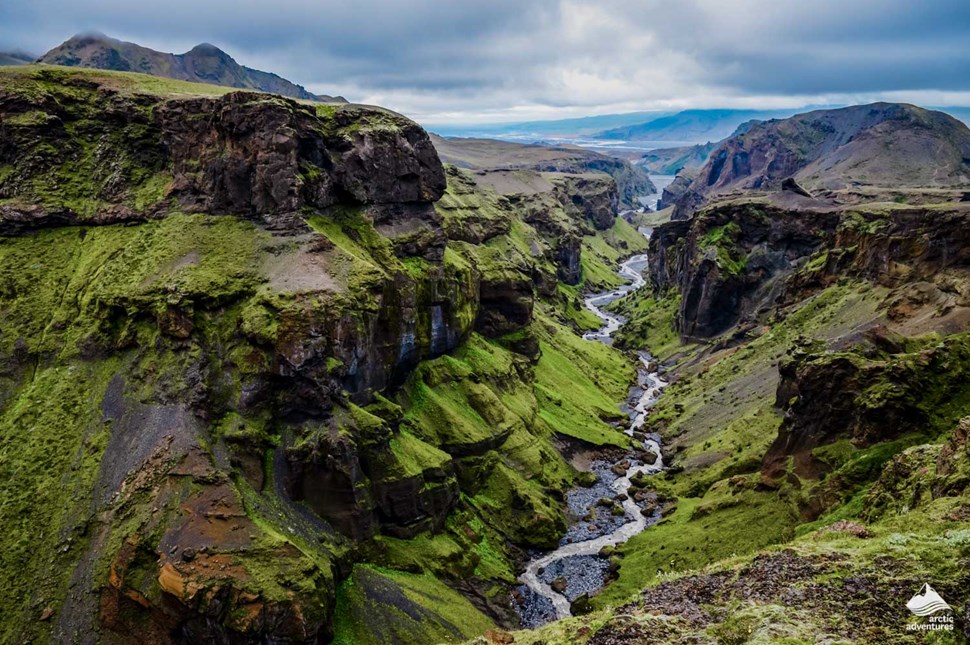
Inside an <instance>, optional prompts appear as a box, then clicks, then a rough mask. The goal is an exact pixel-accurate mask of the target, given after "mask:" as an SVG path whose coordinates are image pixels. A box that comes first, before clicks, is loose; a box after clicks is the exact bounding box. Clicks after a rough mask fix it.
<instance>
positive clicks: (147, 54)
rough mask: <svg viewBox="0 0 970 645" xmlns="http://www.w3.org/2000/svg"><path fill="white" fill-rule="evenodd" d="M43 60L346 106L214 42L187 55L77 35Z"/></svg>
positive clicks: (94, 35) (94, 34) (100, 36)
mask: <svg viewBox="0 0 970 645" xmlns="http://www.w3.org/2000/svg"><path fill="white" fill-rule="evenodd" d="M39 62H41V63H47V64H49V65H64V66H67V67H91V68H95V69H110V70H115V71H120V72H140V73H142V74H151V75H154V76H163V77H167V78H174V79H177V80H180V81H191V82H197V83H209V84H212V85H224V86H227V87H236V88H239V89H245V90H257V91H260V92H270V93H272V94H280V95H282V96H288V97H290V98H295V99H303V100H308V101H339V102H344V99H342V98H340V97H337V98H333V97H330V96H318V95H316V94H311V93H310V92H308V91H307V90H306V89H305V88H304V87H302V86H300V85H297V84H295V83H292V82H290V81H288V80H286V79H285V78H282V77H280V76H277V75H276V74H271V73H269V72H262V71H259V70H256V69H251V68H249V67H244V66H243V65H240V64H239V63H237V62H236V61H235V59H233V57H232V56H230V55H229V54H228V53H226V52H225V51H223V50H222V49H220V48H219V47H216V46H215V45H213V44H211V43H200V44H198V45H196V46H195V47H193V48H192V49H191V50H189V51H188V52H186V53H184V54H170V53H165V52H160V51H155V50H154V49H149V48H148V47H142V46H141V45H138V44H136V43H130V42H124V41H121V40H117V39H115V38H111V37H110V36H106V35H105V34H102V33H100V32H96V31H89V32H83V33H79V34H76V35H75V36H72V37H71V38H69V39H68V40H67V41H65V42H64V43H62V44H60V45H58V46H57V47H55V48H54V49H52V50H50V51H49V52H47V53H46V54H44V55H43V56H42V57H41V58H40V59H39Z"/></svg>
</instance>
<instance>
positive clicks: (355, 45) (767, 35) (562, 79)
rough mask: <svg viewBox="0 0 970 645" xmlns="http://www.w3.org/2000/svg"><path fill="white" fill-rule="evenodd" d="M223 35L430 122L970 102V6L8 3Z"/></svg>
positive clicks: (5, 39) (48, 13)
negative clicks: (682, 110)
mask: <svg viewBox="0 0 970 645" xmlns="http://www.w3.org/2000/svg"><path fill="white" fill-rule="evenodd" d="M85 31H100V32H103V33H106V34H108V35H110V36H114V37H117V38H121V39H123V40H131V41H134V42H138V43H140V44H143V45H146V46H149V47H152V48H155V49H160V50H163V51H172V52H177V53H180V52H184V51H186V50H188V49H190V48H191V47H192V46H193V45H195V44H197V43H199V42H211V43H213V44H215V45H218V46H219V47H222V48H223V49H225V50H226V51H228V52H229V53H230V54H232V55H233V56H234V57H235V58H236V59H237V60H238V61H239V62H241V63H242V64H244V65H248V66H250V67H256V68H259V69H265V70H269V71H274V72H277V73H279V74H281V75H282V76H284V77H286V78H288V79H290V80H293V81H295V82H297V83H300V84H302V85H305V86H306V87H307V88H309V89H310V90H311V91H316V92H319V93H325V94H342V95H344V96H346V97H347V98H349V99H351V100H354V101H360V102H367V103H374V104H380V105H385V106H388V107H391V108H393V109H396V110H398V111H401V112H403V113H405V114H408V115H410V116H412V117H415V118H417V119H419V120H421V121H422V122H425V123H433V124H437V123H441V124H445V123H483V122H498V121H517V120H526V119H537V118H559V117H571V116H579V115H585V114H606V113H616V112H630V111H641V110H653V109H662V110H668V109H674V108H687V107H759V108H762V107H763V108H774V107H777V108H787V107H797V106H801V105H807V104H833V103H850V102H860V101H867V100H873V99H890V100H906V101H911V102H915V103H921V104H924V105H970V1H968V0H922V1H917V0H811V1H806V0H731V1H730V2H728V1H726V0H677V1H676V2H674V1H672V0H671V1H667V0H639V1H638V0H487V1H480V0H450V1H446V0H397V1H395V0H351V1H347V0H343V1H336V0H271V1H257V0H165V1H164V2H160V1H157V0H142V1H141V2H124V3H122V2H118V1H116V0H0V50H4V49H21V50H25V51H28V52H30V53H36V54H40V53H43V52H44V51H46V50H48V49H50V48H51V47H53V46H54V45H56V44H58V43H60V42H61V41H63V40H65V39H66V38H67V37H69V36H70V35H72V34H74V33H77V32H85Z"/></svg>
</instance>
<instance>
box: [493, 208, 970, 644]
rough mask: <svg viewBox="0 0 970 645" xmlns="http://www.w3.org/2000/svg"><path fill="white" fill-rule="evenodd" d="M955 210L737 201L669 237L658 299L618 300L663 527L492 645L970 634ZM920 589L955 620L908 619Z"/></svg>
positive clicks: (656, 285) (965, 391)
mask: <svg viewBox="0 0 970 645" xmlns="http://www.w3.org/2000/svg"><path fill="white" fill-rule="evenodd" d="M948 197H949V200H948V201H946V200H943V198H942V196H941V197H940V199H941V201H939V202H938V203H933V204H927V205H913V204H906V203H880V204H852V205H847V206H831V205H830V206H828V207H825V208H822V207H820V206H819V205H818V204H815V203H813V202H811V200H809V201H807V202H805V203H803V204H801V205H797V204H793V203H791V202H786V201H785V200H783V199H780V200H778V201H773V200H771V199H766V198H764V197H760V196H759V197H748V198H744V197H735V198H732V199H731V200H724V201H717V202H714V203H710V204H708V205H706V206H704V207H703V208H701V209H700V210H698V211H697V212H695V213H694V215H693V217H692V218H690V219H688V220H683V221H673V222H670V223H666V224H663V225H660V226H659V227H658V228H657V229H655V231H654V235H653V237H652V238H651V242H650V251H649V255H650V278H651V280H650V283H651V287H650V288H645V289H641V290H639V291H636V292H634V293H633V295H631V296H629V297H627V298H625V299H621V300H618V301H616V302H615V303H613V304H612V305H610V308H611V309H612V310H613V311H614V312H615V313H617V314H619V315H622V316H624V318H625V319H626V321H627V322H626V324H625V325H624V326H623V327H621V328H620V330H619V331H618V332H617V335H616V339H615V342H616V344H617V345H618V346H619V347H621V348H626V349H630V350H641V349H642V348H644V347H646V348H647V349H648V350H649V351H650V352H651V354H652V355H653V356H654V357H656V358H657V360H658V361H659V362H660V364H661V365H662V372H663V373H664V374H665V376H666V378H668V379H669V381H670V385H669V387H667V388H666V389H665V390H664V391H663V393H662V395H661V396H660V397H659V399H658V400H657V402H656V404H655V405H654V406H653V407H652V408H651V410H650V413H649V415H648V417H647V425H646V427H645V431H647V432H655V433H657V434H658V435H659V437H660V438H661V439H662V444H663V446H664V454H663V458H664V464H665V465H666V466H667V469H666V471H665V472H664V473H662V474H660V475H655V476H653V477H650V478H645V479H644V480H641V481H640V482H639V484H640V485H641V486H643V487H645V488H647V489H649V490H651V491H653V492H654V493H655V494H657V495H658V498H659V499H660V504H661V506H662V518H661V519H660V520H659V521H658V522H656V523H655V524H653V525H651V526H649V527H648V528H647V529H646V530H644V531H643V532H642V533H639V534H638V535H635V536H634V537H632V538H630V539H629V540H627V541H625V542H623V543H621V544H619V545H617V546H616V548H615V549H611V550H607V551H605V552H604V553H602V554H600V556H599V557H600V558H602V559H603V560H604V566H606V564H605V563H606V562H608V567H609V573H608V574H607V577H606V580H607V583H606V585H605V586H604V587H603V588H602V590H601V591H599V592H597V593H595V594H592V595H591V596H590V597H589V598H588V600H587V602H586V603H585V604H583V605H574V607H575V611H573V612H572V613H573V614H574V615H573V617H571V618H567V619H564V620H560V621H556V622H551V623H549V624H546V625H544V626H542V627H540V628H538V629H534V630H522V631H514V632H512V633H511V634H509V638H511V639H514V641H513V640H505V641H499V642H514V643H517V644H519V645H538V644H540V643H542V644H545V645H574V644H580V645H621V644H622V645H626V644H630V645H633V644H637V645H639V644H642V643H656V644H658V645H659V644H663V643H685V644H686V643H697V642H702V643H812V642H819V641H820V640H823V641H826V642H828V641H831V642H847V643H864V644H872V645H878V644H882V643H890V642H891V643H913V644H917V643H928V642H941V643H962V642H966V640H965V639H966V638H967V637H970V627H968V623H967V622H966V616H967V611H968V607H970V599H968V597H967V589H968V588H970V587H968V585H970V576H968V574H967V569H966V566H965V565H966V563H967V562H968V559H970V532H968V531H967V526H968V520H970V476H968V474H970V441H968V436H970V380H968V375H970V233H968V232H970V204H967V203H965V202H960V201H959V198H960V195H959V193H957V194H955V195H954V194H950V195H949V196H948ZM574 581H575V579H574V578H570V579H568V580H566V583H565V584H564V585H562V586H563V587H564V588H565V589H566V590H567V591H568V590H569V589H570V587H571V586H572V585H573V584H574V583H575V582H574ZM928 581H929V582H930V583H931V584H932V585H933V587H934V588H935V589H936V590H937V591H938V592H939V594H941V596H942V597H944V598H946V599H947V602H949V603H950V604H951V605H952V608H953V611H952V616H954V619H955V620H954V622H953V623H949V624H951V625H953V627H952V631H949V632H945V633H942V634H936V635H931V636H930V637H927V636H926V634H925V632H922V631H920V630H922V629H925V628H924V627H922V626H923V625H925V624H928V621H927V620H926V619H924V618H921V617H919V616H914V615H913V614H912V613H911V612H910V611H908V610H907V607H906V601H907V599H909V598H910V597H912V596H913V595H914V594H917V593H919V592H920V589H921V588H922V587H923V585H924V584H926V583H927V582H928ZM949 615H951V614H944V615H943V616H944V620H947V619H948V616H949ZM935 637H939V638H935ZM474 642H476V643H484V642H486V641H485V640H484V639H479V640H477V641H474Z"/></svg>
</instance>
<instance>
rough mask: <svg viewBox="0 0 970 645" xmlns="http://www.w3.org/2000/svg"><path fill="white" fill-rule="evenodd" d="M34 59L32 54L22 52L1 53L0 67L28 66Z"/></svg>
mask: <svg viewBox="0 0 970 645" xmlns="http://www.w3.org/2000/svg"><path fill="white" fill-rule="evenodd" d="M33 60H34V58H33V57H32V56H31V55H30V54H24V53H21V52H0V66H4V65H27V64H29V63H31V62H32V61H33Z"/></svg>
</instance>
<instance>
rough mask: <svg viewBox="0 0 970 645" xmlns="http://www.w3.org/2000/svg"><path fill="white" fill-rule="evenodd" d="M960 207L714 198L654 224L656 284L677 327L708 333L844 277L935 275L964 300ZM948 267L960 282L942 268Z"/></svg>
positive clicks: (882, 279)
mask: <svg viewBox="0 0 970 645" xmlns="http://www.w3.org/2000/svg"><path fill="white" fill-rule="evenodd" d="M968 216H970V214H968V212H967V210H966V209H965V208H963V207H962V206H961V205H958V204H952V205H948V206H943V205H940V206H939V207H934V208H920V207H906V206H898V207H894V208H889V209H884V208H883V209H866V208H863V207H853V208H852V209H837V208H827V209H814V210H797V209H791V208H780V207H777V206H773V205H771V204H765V203H759V202H748V203H743V202H742V203H730V204H721V205H715V206H712V207H709V208H706V209H703V210H702V211H700V212H699V213H697V214H696V215H695V216H694V217H693V218H692V219H690V220H680V221H675V222H671V223H670V224H666V225H663V226H660V227H659V228H657V230H656V232H655V234H654V237H653V239H652V240H651V254H652V256H653V261H652V263H651V266H650V272H651V278H652V280H653V283H654V285H656V287H657V288H659V289H661V290H666V289H669V288H672V287H674V288H677V289H678V290H679V292H680V293H681V294H682V295H683V300H682V303H681V305H680V311H679V313H678V316H677V322H676V325H677V329H678V330H679V331H680V332H681V333H682V334H683V335H685V336H687V337H691V338H709V337H712V336H717V335H719V334H721V333H724V332H725V331H727V330H728V329H729V328H731V327H732V326H734V325H735V324H737V323H739V322H742V323H747V324H753V323H754V322H755V321H756V320H757V319H758V317H759V316H761V315H763V314H764V313H765V312H769V311H772V310H773V308H774V307H776V306H778V305H784V304H792V303H794V302H797V301H799V300H801V299H803V298H805V297H807V296H809V295H811V294H812V293H815V292H817V291H819V290H821V289H823V288H825V287H826V286H829V285H831V284H834V283H835V282H836V281H838V280H839V279H842V278H845V277H856V278H865V279H867V280H870V281H872V282H873V283H875V284H880V285H884V286H887V287H897V286H899V285H901V284H904V283H917V282H926V281H929V282H935V283H936V284H937V285H938V287H937V290H939V289H940V288H942V290H943V291H946V292H950V293H952V294H953V297H955V299H956V300H958V301H960V302H964V301H966V299H967V295H968V294H967V287H966V282H964V280H963V278H964V277H965V276H964V274H965V273H966V271H967V268H968V267H970V239H968V238H967V234H966V232H965V231H966V227H967V218H968ZM953 272H955V273H956V274H959V276H960V279H957V280H952V279H949V278H947V276H948V275H950V274H951V273H953Z"/></svg>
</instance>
